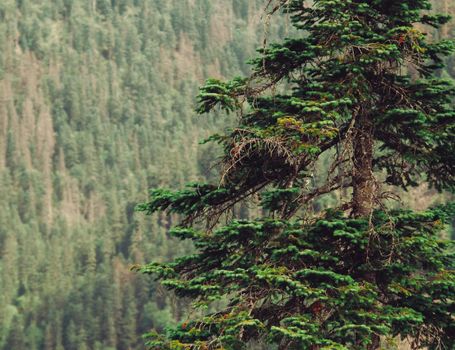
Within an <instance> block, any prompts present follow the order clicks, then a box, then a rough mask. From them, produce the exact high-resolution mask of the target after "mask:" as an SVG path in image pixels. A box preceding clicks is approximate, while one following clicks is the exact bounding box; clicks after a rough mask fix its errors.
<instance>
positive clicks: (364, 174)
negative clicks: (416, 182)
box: [351, 114, 381, 350]
mask: <svg viewBox="0 0 455 350" xmlns="http://www.w3.org/2000/svg"><path fill="white" fill-rule="evenodd" d="M354 127H355V133H354V141H353V147H354V150H353V159H352V161H353V176H352V184H353V185H352V186H353V194H352V205H353V209H352V213H351V215H352V216H353V217H369V216H370V215H371V213H372V212H373V206H374V197H375V190H376V188H375V182H374V176H373V146H374V140H373V122H372V120H371V117H370V116H369V115H368V114H361V115H359V116H358V117H357V119H356V122H355V125H354ZM364 279H365V280H366V281H368V282H370V283H375V279H376V276H375V274H374V273H373V274H371V273H368V272H366V273H365V276H364ZM371 341H372V342H371V344H370V345H369V346H368V350H377V349H379V347H380V345H381V338H380V337H379V336H377V335H373V337H372V339H371Z"/></svg>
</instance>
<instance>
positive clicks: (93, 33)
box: [0, 0, 264, 350]
mask: <svg viewBox="0 0 455 350" xmlns="http://www.w3.org/2000/svg"><path fill="white" fill-rule="evenodd" d="M260 3H261V1H249V0H241V1H239V0H232V1H211V0H192V1H190V0H188V1H186V0H173V1H169V0H147V1H134V0H118V1H110V0H109V1H108V0H104V1H103V0H97V1H88V0H77V1H66V0H40V1H36V0H21V1H19V0H18V1H15V0H5V1H2V2H1V3H0V52H1V54H0V191H1V196H0V252H1V254H2V255H1V261H0V349H5V350H6V349H8V350H10V349H15V350H21V349H29V350H34V349H46V350H50V349H78V350H81V349H92V348H93V349H108V348H112V349H132V348H136V346H137V348H140V346H139V345H138V344H140V334H141V333H143V332H144V331H146V330H147V329H149V328H150V327H151V326H159V325H160V324H164V323H166V322H167V321H169V319H170V318H171V317H172V316H178V315H177V314H178V313H179V310H178V307H174V311H172V310H170V309H169V307H168V306H166V305H168V304H169V303H168V302H166V300H164V297H163V296H162V295H158V294H156V293H154V292H153V290H152V288H151V286H150V282H149V281H146V280H145V279H143V278H142V279H141V280H139V276H136V275H135V274H132V273H130V272H129V270H128V269H129V265H130V263H132V262H142V261H143V259H144V257H146V258H147V259H150V258H151V257H152V256H153V257H154V258H156V257H160V256H162V257H163V258H165V257H166V256H169V255H172V254H176V253H178V251H179V249H181V248H178V246H176V245H175V242H170V241H169V240H167V237H166V235H165V230H164V229H163V228H162V227H163V226H166V222H165V218H161V219H158V220H149V219H145V218H139V219H136V218H133V212H132V209H133V207H134V203H136V202H138V201H141V200H143V199H144V198H145V197H146V195H147V189H148V188H150V187H155V186H158V185H159V186H161V185H169V186H182V185H183V184H184V183H186V182H189V181H192V180H195V179H196V178H197V177H199V176H201V174H204V173H208V172H207V170H206V169H203V167H204V164H205V163H207V161H205V160H207V159H209V158H210V152H209V150H207V149H205V151H202V150H201V149H200V148H199V145H198V141H199V140H200V139H202V138H203V137H204V136H205V135H207V134H208V131H210V130H215V129H218V128H220V127H221V126H222V125H224V124H225V120H224V118H221V117H212V118H203V117H197V116H195V113H193V102H194V96H195V95H196V93H197V87H198V85H199V84H200V83H201V82H202V81H203V80H204V79H205V77H207V76H209V75H210V76H232V75H234V74H236V73H240V68H245V64H244V61H245V59H246V58H247V57H249V56H251V55H252V54H253V52H254V48H255V47H257V46H258V45H259V43H260V41H261V40H262V38H263V35H264V32H263V29H262V26H261V25H259V19H260V18H259V16H260V12H261V11H260V6H259V5H258V4H260ZM203 152H204V153H203ZM138 220H140V221H138ZM143 304H145V305H146V307H145V309H144V307H143ZM164 307H166V309H164V310H161V308H164ZM173 313H174V315H172V314H173Z"/></svg>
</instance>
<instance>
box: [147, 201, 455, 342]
mask: <svg viewBox="0 0 455 350" xmlns="http://www.w3.org/2000/svg"><path fill="white" fill-rule="evenodd" d="M447 209H448V207H440V208H436V209H432V210H429V211H426V212H422V213H415V212H412V211H396V212H390V213H384V212H376V213H375V214H374V216H373V218H372V224H373V227H374V232H371V230H372V229H371V226H370V225H369V222H368V220H367V219H349V218H346V217H344V216H343V215H341V214H340V213H327V214H326V215H325V217H324V218H322V219H319V220H316V221H315V222H313V223H310V224H305V223H302V222H298V221H282V220H272V219H262V220H256V221H233V222H231V223H230V224H229V225H228V226H224V227H222V228H219V229H217V230H215V231H214V232H213V233H211V234H196V233H192V234H184V235H179V236H180V237H181V238H182V239H188V238H189V239H191V240H192V241H193V242H194V244H195V246H196V247H198V253H197V254H195V255H192V256H187V257H184V258H181V259H178V260H176V261H175V262H172V263H163V264H149V265H145V266H142V267H140V268H139V271H141V272H144V273H147V274H153V275H154V276H155V277H156V278H157V279H159V280H161V283H162V284H163V285H165V286H166V287H168V288H170V289H171V290H174V291H175V293H176V294H177V295H179V296H181V297H190V298H194V299H195V300H196V301H197V303H198V305H205V304H207V305H209V304H210V303H211V302H213V301H215V300H220V299H223V298H224V296H226V295H235V297H232V298H231V300H230V304H229V307H228V308H227V309H225V310H223V311H220V312H218V313H214V314H209V315H207V316H205V317H204V318H202V319H200V320H198V321H192V322H190V323H183V324H181V325H180V326H179V328H178V329H177V330H175V331H169V333H168V338H161V336H159V335H158V334H155V335H153V334H149V336H150V337H152V340H150V342H149V345H150V346H151V348H152V349H180V348H181V349H185V346H187V347H190V345H189V344H193V345H192V346H195V347H196V348H198V346H199V347H200V348H204V346H205V347H206V348H225V349H240V348H246V345H245V344H246V342H247V340H248V339H250V338H254V337H261V339H264V340H265V341H267V342H270V343H272V344H273V343H275V344H286V348H288V349H302V348H310V347H311V346H312V345H318V346H321V347H322V348H323V347H327V348H330V349H338V348H339V349H363V348H365V346H366V345H367V344H368V343H369V342H370V340H369V339H371V335H372V334H379V335H387V336H398V335H400V336H401V337H403V338H405V337H407V336H410V337H414V338H417V337H419V336H420V337H421V339H420V341H421V343H420V345H421V346H430V347H431V346H436V345H437V344H438V342H440V341H442V343H444V344H447V345H448V344H449V343H450V339H449V338H448V337H450V334H452V332H453V331H454V326H455V325H454V323H453V320H452V316H451V308H452V306H451V303H452V301H451V298H452V297H453V293H454V292H455V276H454V275H453V272H451V269H453V267H454V263H455V261H454V255H453V253H450V252H449V251H450V250H452V251H453V249H449V246H450V245H452V244H451V242H448V241H443V240H441V239H440V238H439V234H440V231H441V230H442V229H444V221H443V220H444V217H445V215H446V214H444V213H445V211H447ZM452 209H453V208H452ZM179 232H182V231H181V230H179ZM365 273H367V274H369V275H371V276H374V277H372V278H371V279H369V280H366V279H365ZM185 344H186V345H185ZM197 344H198V345H197ZM240 344H243V345H240Z"/></svg>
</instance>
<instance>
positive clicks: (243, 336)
mask: <svg viewBox="0 0 455 350" xmlns="http://www.w3.org/2000/svg"><path fill="white" fill-rule="evenodd" d="M269 5H270V6H272V7H273V6H275V7H274V8H272V9H271V14H273V13H275V12H277V11H280V10H284V11H285V12H287V13H288V14H290V16H291V19H292V24H293V25H294V27H295V28H296V29H297V30H298V32H299V33H300V34H299V35H296V36H295V37H293V38H292V39H285V40H284V41H283V42H281V43H278V44H272V45H270V46H267V47H264V48H263V49H262V50H260V54H261V55H260V57H259V58H257V59H255V60H253V61H252V65H253V68H254V71H253V74H252V75H251V76H250V77H248V78H236V79H234V80H232V81H229V82H221V81H218V80H209V81H207V83H206V85H205V86H204V87H203V88H202V89H201V92H200V95H199V102H200V105H199V108H198V111H199V112H200V113H205V112H209V111H211V110H213V109H214V108H215V107H217V106H219V107H221V108H222V109H225V110H228V111H237V112H238V113H239V115H240V120H239V123H238V125H237V126H236V127H235V128H233V129H232V130H230V131H229V132H228V133H227V134H225V135H214V136H212V137H211V138H210V139H209V140H210V141H214V142H218V143H219V144H221V145H222V146H223V147H224V156H223V158H222V162H221V165H222V170H221V180H220V183H219V184H218V183H217V184H203V183H197V184H193V185H191V186H189V187H188V188H187V189H185V190H182V191H177V192H173V191H169V190H164V189H158V190H153V191H152V192H151V195H152V199H151V201H150V202H149V203H145V204H142V205H140V206H139V207H138V210H141V211H145V212H146V213H148V214H151V213H154V212H156V211H167V212H169V213H177V214H180V215H182V216H183V217H184V219H183V221H182V222H181V224H180V225H179V226H177V227H175V228H173V229H171V231H170V233H171V234H172V235H174V236H176V237H178V238H181V239H183V240H186V239H189V240H192V241H193V242H194V245H195V247H196V248H197V251H196V253H195V254H194V255H189V256H184V257H182V258H179V259H177V260H174V261H173V262H170V263H151V264H148V265H145V266H142V267H138V269H139V270H140V271H141V272H144V273H148V274H153V275H155V276H156V277H157V279H159V280H161V282H162V284H163V285H164V286H166V287H167V288H169V289H171V290H173V291H175V293H176V294H177V295H178V296H180V297H189V298H191V299H194V300H195V304H194V306H195V307H198V308H201V311H200V312H199V313H197V314H195V315H194V316H192V317H189V319H188V321H186V322H184V323H181V324H180V325H179V326H178V327H177V328H175V329H173V330H169V331H168V332H167V333H166V334H165V335H160V334H157V333H151V334H149V337H150V340H149V342H148V344H149V346H150V348H151V349H160V350H163V349H179V350H180V349H248V348H252V347H253V343H254V342H256V343H260V344H261V343H262V344H268V345H267V348H268V349H275V348H276V349H311V350H315V349H349V350H353V349H379V347H380V342H381V338H393V337H396V336H400V337H401V338H403V339H404V338H408V339H409V340H410V341H411V342H412V347H413V348H414V349H419V348H424V347H428V348H429V349H444V348H445V349H451V348H452V347H453V345H454V343H453V342H454V338H453V335H454V333H455V323H454V318H453V315H452V311H453V297H454V293H455V275H454V273H453V268H454V265H455V261H454V259H453V253H451V249H450V247H449V243H448V242H446V241H443V240H441V239H440V234H441V231H442V230H443V229H444V225H445V223H446V222H448V221H449V220H450V218H451V217H453V215H454V212H455V206H454V205H453V204H448V205H445V206H440V207H437V208H433V209H430V210H427V211H425V212H412V211H409V210H388V209H387V207H386V206H385V205H384V202H385V201H386V200H387V199H388V198H390V197H393V194H391V193H388V192H387V191H385V189H386V188H387V187H385V186H384V185H393V186H397V187H402V188H404V189H407V188H410V187H413V186H416V185H418V184H420V183H422V182H428V183H429V184H430V185H431V186H433V187H435V188H437V189H438V190H445V189H449V190H453V189H454V188H455V143H454V142H453V141H454V139H455V138H454V136H455V123H454V118H455V111H454V108H453V98H454V96H455V87H454V86H453V85H451V84H450V83H449V82H448V81H445V80H443V79H439V78H437V77H436V76H437V72H438V70H440V69H441V68H442V67H443V58H444V56H447V55H449V54H450V53H451V52H452V51H453V49H454V45H453V43H452V42H450V41H445V40H442V41H439V42H435V43H431V42H429V40H427V39H426V35H425V34H424V33H423V32H421V31H420V30H419V29H416V28H417V27H416V26H415V24H417V23H421V24H423V25H429V26H433V27H436V28H438V27H439V26H441V25H443V24H444V23H446V22H447V21H448V17H447V16H444V15H429V14H428V11H427V10H430V8H431V6H430V3H429V1H426V0H403V1H390V0H370V1H365V0H364V1H362V0H315V1H313V2H311V6H310V2H309V1H308V2H307V1H302V0H290V1H285V0H280V1H277V2H276V3H273V2H272V1H270V4H269ZM421 27H422V26H419V28H421ZM324 157H330V158H331V160H332V163H331V166H330V168H329V171H328V173H327V174H324V176H323V177H322V178H324V181H319V180H318V181H316V180H315V178H316V177H315V174H314V171H315V169H316V165H317V164H318V161H321V160H322V159H323V158H324ZM319 177H320V176H319ZM338 190H344V191H342V193H348V194H349V195H345V196H343V197H342V200H341V201H340V203H339V206H338V207H335V208H332V209H330V210H327V211H325V212H324V213H318V214H314V213H312V212H311V210H310V209H311V203H312V202H313V201H314V200H315V199H317V198H320V197H322V196H324V195H326V194H329V193H332V192H334V191H338ZM245 201H248V203H249V205H252V204H255V205H257V206H258V207H259V208H261V209H262V211H263V213H264V215H263V217H259V218H257V219H254V220H247V219H245V218H244V217H243V215H242V213H241V211H239V204H240V203H242V202H245ZM216 301H221V302H225V307H220V308H218V309H217V311H208V312H204V308H207V307H210V310H213V308H212V307H211V306H210V305H211V304H212V303H213V302H216Z"/></svg>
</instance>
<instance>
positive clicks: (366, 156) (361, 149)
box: [351, 114, 375, 217]
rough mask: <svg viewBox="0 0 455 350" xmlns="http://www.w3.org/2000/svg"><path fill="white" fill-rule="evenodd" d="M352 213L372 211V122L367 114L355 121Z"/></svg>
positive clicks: (360, 214) (373, 187) (358, 215)
mask: <svg viewBox="0 0 455 350" xmlns="http://www.w3.org/2000/svg"><path fill="white" fill-rule="evenodd" d="M354 127H355V129H356V131H355V133H354V141H353V146H354V152H353V153H354V154H353V159H352V161H353V176H352V186H353V195H352V205H353V209H352V213H351V215H352V216H353V217H366V216H369V215H370V214H371V212H372V211H373V202H374V192H375V185H374V177H373V123H372V121H371V119H370V118H369V116H368V115H366V114H361V115H359V116H358V117H357V120H356V122H355V126H354Z"/></svg>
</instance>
